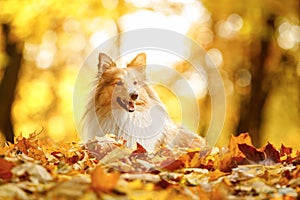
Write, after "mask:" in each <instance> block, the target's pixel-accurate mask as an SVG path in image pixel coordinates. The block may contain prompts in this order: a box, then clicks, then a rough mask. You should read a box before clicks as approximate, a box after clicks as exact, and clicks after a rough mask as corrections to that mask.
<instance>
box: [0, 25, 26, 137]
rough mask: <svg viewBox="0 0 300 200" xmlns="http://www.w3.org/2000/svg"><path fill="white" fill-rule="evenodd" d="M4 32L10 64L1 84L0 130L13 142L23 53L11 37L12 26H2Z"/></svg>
mask: <svg viewBox="0 0 300 200" xmlns="http://www.w3.org/2000/svg"><path fill="white" fill-rule="evenodd" d="M2 31H3V38H4V41H5V50H6V54H7V56H8V62H7V66H6V67H5V71H4V75H3V78H2V81H1V83H0V106H1V112H0V130H1V132H2V133H4V136H5V138H6V140H7V141H10V142H13V140H14V131H13V125H12V119H11V108H12V104H13V102H14V99H15V91H16V86H17V81H18V74H19V71H20V67H21V59H22V53H21V52H20V51H19V50H18V44H17V42H15V41H12V39H11V37H10V25H9V24H2Z"/></svg>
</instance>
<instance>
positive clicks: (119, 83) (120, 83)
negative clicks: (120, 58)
mask: <svg viewBox="0 0 300 200" xmlns="http://www.w3.org/2000/svg"><path fill="white" fill-rule="evenodd" d="M123 84H124V83H123V81H121V80H120V81H117V82H116V85H123Z"/></svg>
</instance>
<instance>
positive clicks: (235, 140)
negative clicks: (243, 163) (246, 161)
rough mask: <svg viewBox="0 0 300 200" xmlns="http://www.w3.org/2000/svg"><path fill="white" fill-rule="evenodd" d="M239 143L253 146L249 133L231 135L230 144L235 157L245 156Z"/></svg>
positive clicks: (230, 149)
mask: <svg viewBox="0 0 300 200" xmlns="http://www.w3.org/2000/svg"><path fill="white" fill-rule="evenodd" d="M238 144H247V145H248V146H253V145H252V142H251V137H250V135H249V133H241V134H240V135H238V136H231V138H230V143H229V146H228V148H229V151H230V152H231V154H232V156H233V157H245V156H244V155H243V153H242V152H241V151H240V149H239V147H238Z"/></svg>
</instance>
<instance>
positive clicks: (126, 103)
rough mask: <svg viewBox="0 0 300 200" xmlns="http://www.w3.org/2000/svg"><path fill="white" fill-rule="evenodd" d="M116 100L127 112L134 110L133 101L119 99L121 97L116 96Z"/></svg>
mask: <svg viewBox="0 0 300 200" xmlns="http://www.w3.org/2000/svg"><path fill="white" fill-rule="evenodd" d="M117 102H118V104H119V105H120V106H121V107H122V108H123V109H125V110H127V111H128V112H134V111H135V102H134V101H132V100H130V101H126V100H123V99H121V97H117Z"/></svg>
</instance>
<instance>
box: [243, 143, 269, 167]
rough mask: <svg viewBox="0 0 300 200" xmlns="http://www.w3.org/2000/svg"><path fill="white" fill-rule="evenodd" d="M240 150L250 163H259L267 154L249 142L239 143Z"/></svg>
mask: <svg viewBox="0 0 300 200" xmlns="http://www.w3.org/2000/svg"><path fill="white" fill-rule="evenodd" d="M238 147H239V150H240V151H241V152H242V153H243V154H244V155H245V156H246V158H247V160H248V161H249V162H250V163H253V164H254V163H259V162H261V161H263V160H265V158H266V157H265V154H264V153H263V152H261V151H258V150H257V149H256V148H255V147H253V146H250V145H247V144H238Z"/></svg>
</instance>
